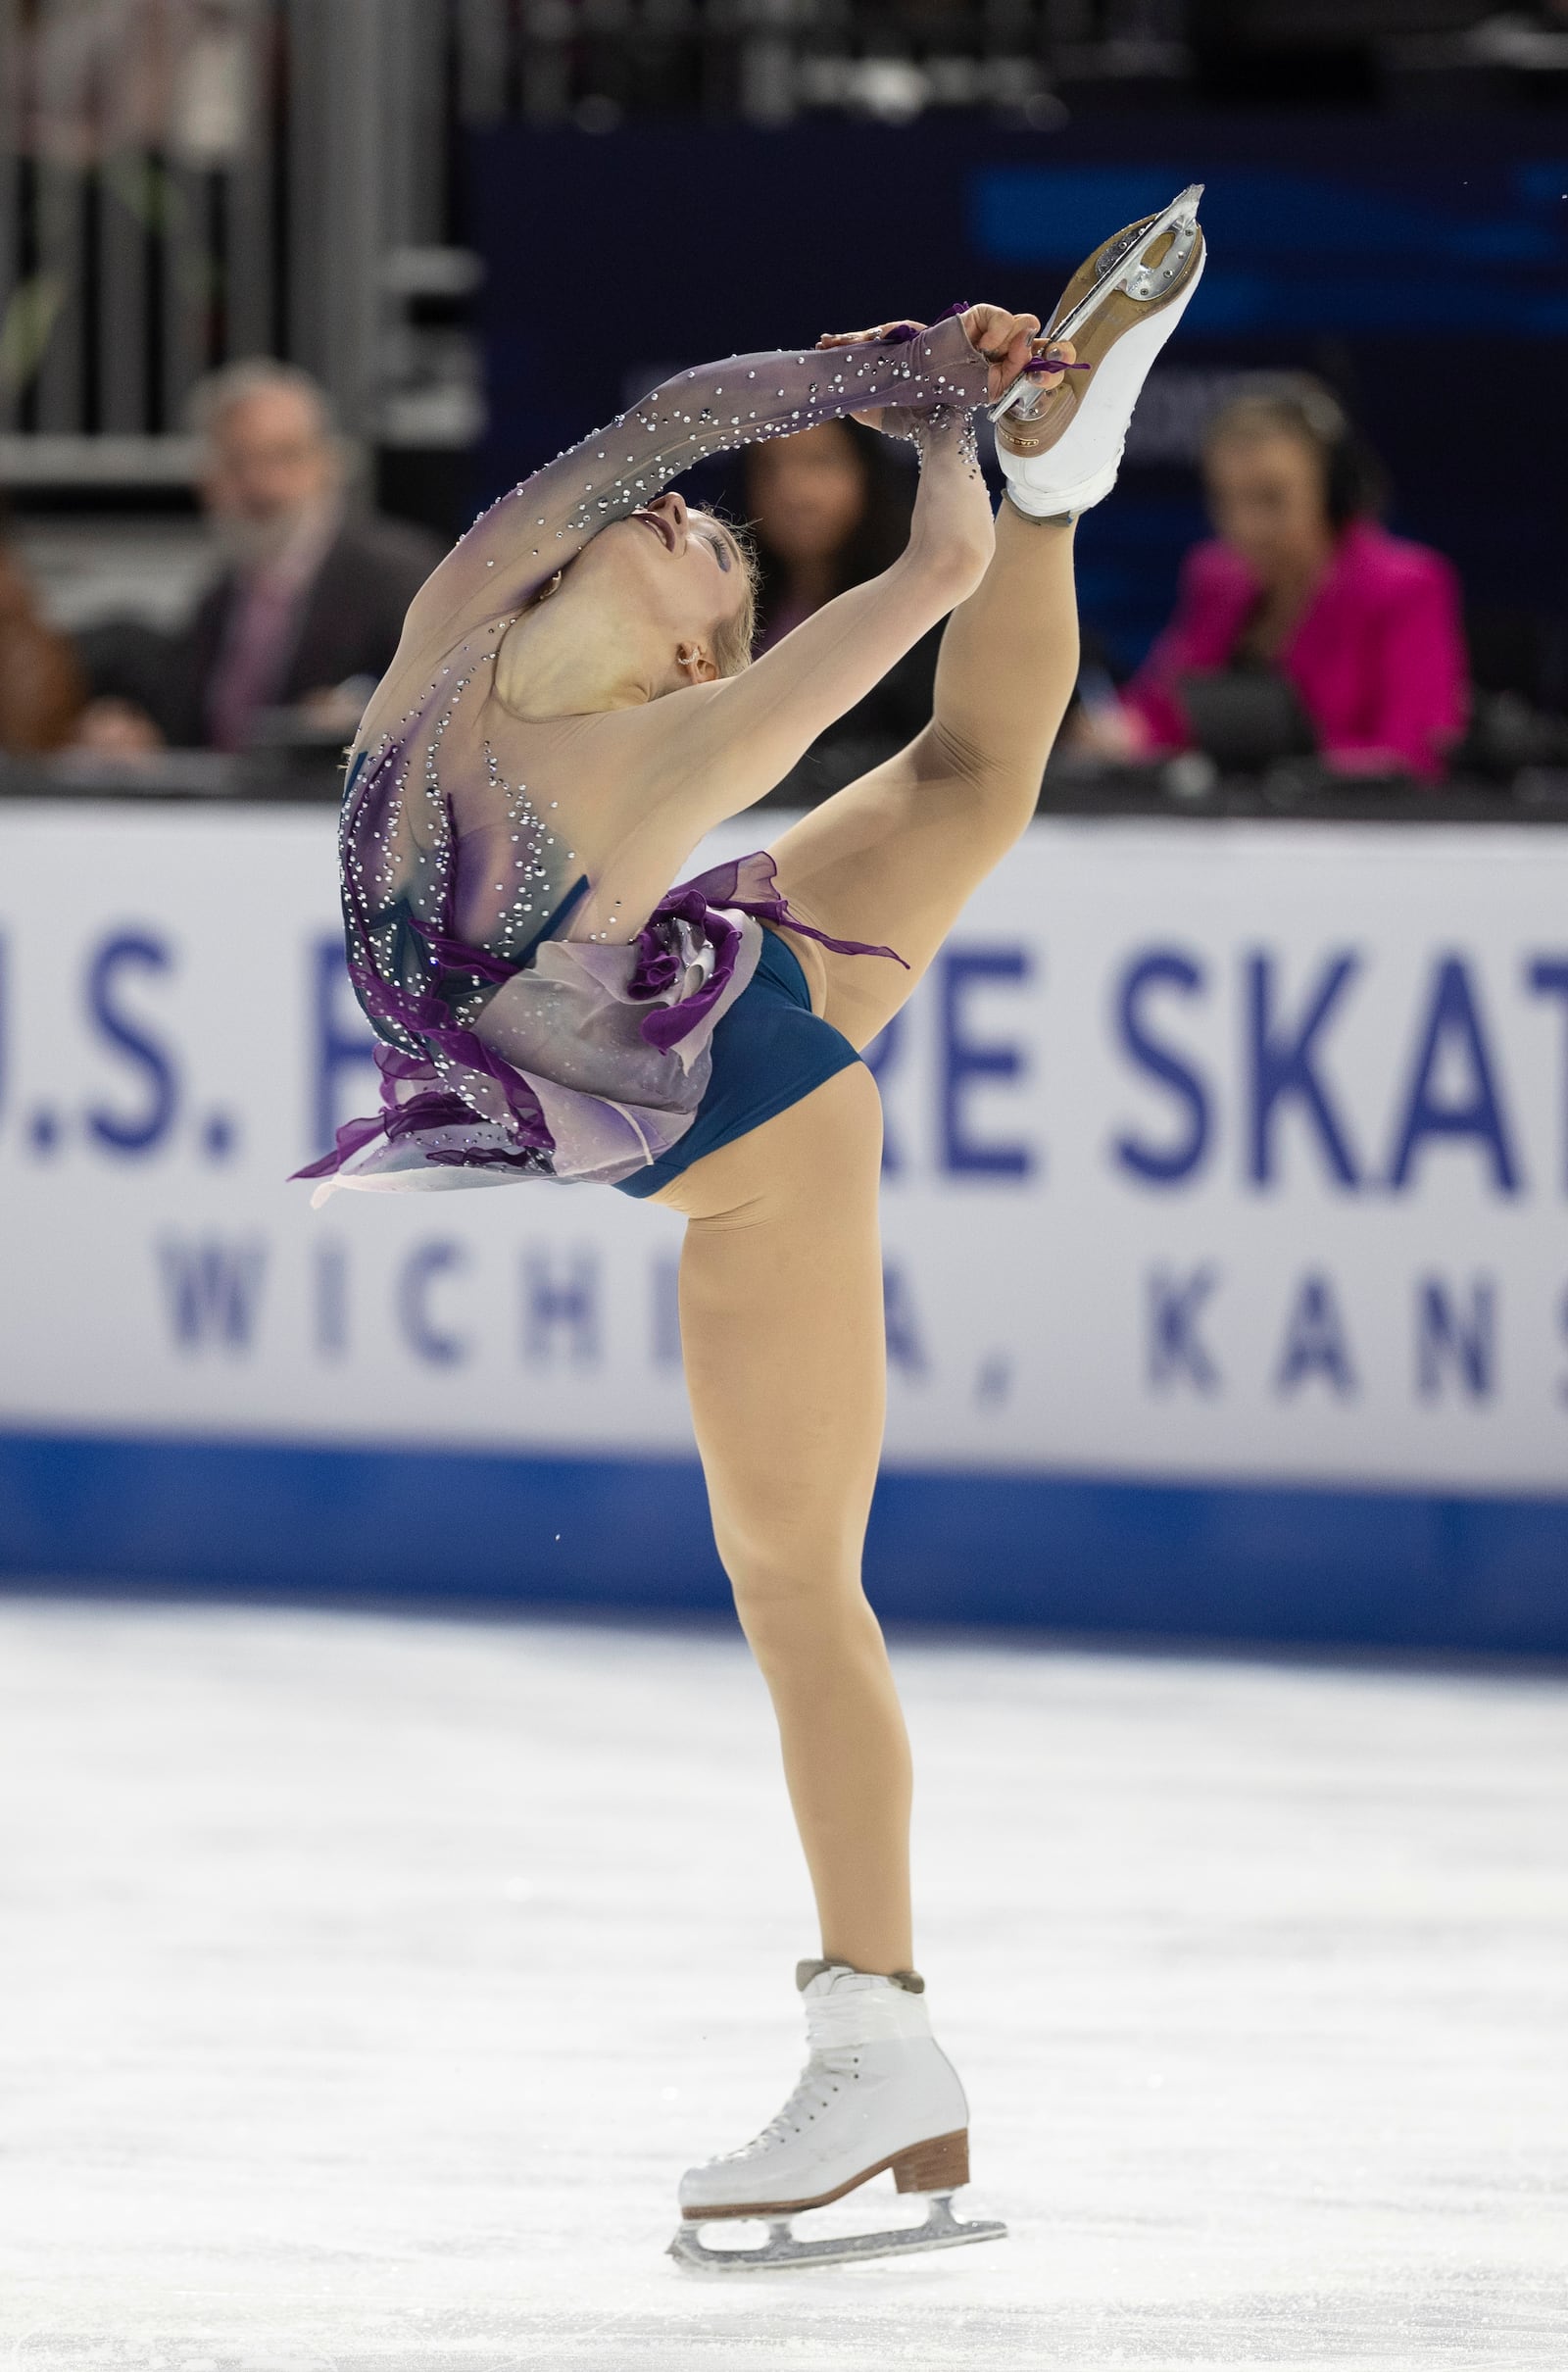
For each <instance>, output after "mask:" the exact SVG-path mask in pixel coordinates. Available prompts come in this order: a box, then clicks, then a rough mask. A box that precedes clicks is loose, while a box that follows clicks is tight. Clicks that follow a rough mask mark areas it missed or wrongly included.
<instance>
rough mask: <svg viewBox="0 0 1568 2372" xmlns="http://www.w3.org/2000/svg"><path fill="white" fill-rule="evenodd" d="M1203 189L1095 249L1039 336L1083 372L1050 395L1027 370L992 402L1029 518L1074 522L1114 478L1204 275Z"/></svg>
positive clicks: (1009, 475)
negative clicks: (1158, 360)
mask: <svg viewBox="0 0 1568 2372" xmlns="http://www.w3.org/2000/svg"><path fill="white" fill-rule="evenodd" d="M1202 194H1203V184H1202V183H1201V181H1195V182H1194V183H1193V185H1192V187H1191V188H1190V189H1184V190H1183V191H1182V193H1181V196H1180V197H1179V198H1176V199H1174V200H1173V201H1172V203H1171V204H1170V205H1169V206H1167V207H1166V209H1165V211H1164V213H1163V214H1158V215H1150V216H1149V218H1148V219H1147V221H1145V222H1133V223H1130V224H1129V225H1128V227H1127V228H1126V229H1125V230H1118V231H1117V233H1116V235H1115V237H1114V238H1112V239H1107V240H1106V241H1105V244H1104V245H1103V247H1097V248H1096V250H1095V252H1094V254H1093V255H1092V256H1091V257H1090V258H1089V260H1088V262H1087V263H1085V264H1081V265H1080V266H1079V268H1078V270H1077V272H1074V274H1073V276H1072V278H1071V279H1070V280H1069V281H1068V283H1067V287H1066V291H1065V293H1064V295H1063V296H1062V300H1061V302H1060V304H1059V305H1058V306H1057V307H1056V310H1055V313H1054V316H1053V318H1052V321H1051V324H1050V327H1049V328H1048V329H1047V330H1046V332H1045V334H1044V336H1043V337H1041V338H1038V339H1037V340H1036V341H1035V344H1036V351H1037V359H1039V358H1040V357H1042V356H1043V354H1044V349H1045V348H1046V347H1047V346H1048V345H1051V346H1060V345H1065V344H1070V345H1071V347H1072V349H1073V352H1074V354H1075V356H1076V358H1077V362H1078V364H1079V366H1080V369H1078V370H1076V371H1072V372H1070V373H1069V374H1068V376H1067V377H1066V378H1064V379H1063V380H1062V381H1061V382H1060V384H1059V385H1058V386H1056V387H1054V388H1052V389H1049V390H1045V389H1042V388H1041V386H1040V385H1039V382H1038V377H1032V376H1031V374H1030V371H1029V370H1028V368H1027V367H1026V368H1025V369H1024V370H1023V371H1020V373H1019V375H1018V376H1017V378H1015V379H1014V380H1013V382H1012V385H1011V386H1010V387H1009V388H1008V389H1007V391H1006V393H1005V395H1003V396H1002V397H1001V398H1000V399H999V401H998V402H996V403H995V404H993V405H992V407H991V418H992V420H994V421H995V423H996V431H997V459H998V461H999V462H1000V463H1001V465H1002V469H1003V471H1004V474H1005V477H1006V480H1007V499H1008V501H1009V502H1011V503H1012V505H1013V507H1014V508H1015V509H1016V510H1019V511H1023V512H1025V513H1027V514H1028V516H1029V517H1030V518H1031V519H1076V518H1077V516H1078V514H1079V513H1080V512H1081V511H1087V510H1089V509H1090V508H1091V507H1092V506H1093V505H1094V504H1095V503H1099V502H1103V501H1104V499H1105V496H1106V495H1107V494H1108V493H1109V492H1110V489H1111V487H1112V486H1113V485H1114V484H1115V483H1116V472H1117V469H1119V468H1120V466H1121V456H1122V447H1123V445H1124V444H1125V443H1126V440H1127V426H1128V422H1129V421H1130V420H1131V419H1132V416H1133V406H1134V405H1135V404H1136V403H1137V401H1138V398H1139V395H1140V394H1141V393H1142V390H1143V384H1144V381H1145V379H1146V378H1147V377H1148V376H1149V372H1150V369H1151V366H1152V363H1153V361H1154V358H1155V356H1156V355H1157V354H1158V352H1159V350H1160V348H1161V347H1162V346H1163V345H1164V343H1165V340H1166V339H1167V338H1168V337H1169V336H1170V334H1171V332H1172V330H1173V329H1174V328H1175V326H1176V324H1177V322H1178V321H1180V320H1181V318H1182V315H1183V314H1184V313H1185V312H1186V310H1187V308H1188V306H1189V304H1190V303H1191V302H1192V298H1193V292H1194V290H1195V289H1196V288H1197V286H1198V283H1199V281H1200V279H1201V277H1202V272H1203V257H1204V252H1205V250H1204V246H1203V234H1202V232H1201V230H1200V229H1199V227H1198V201H1199V199H1200V198H1201V196H1202ZM1085 364H1087V365H1088V369H1087V370H1083V369H1082V368H1081V366H1083V365H1085Z"/></svg>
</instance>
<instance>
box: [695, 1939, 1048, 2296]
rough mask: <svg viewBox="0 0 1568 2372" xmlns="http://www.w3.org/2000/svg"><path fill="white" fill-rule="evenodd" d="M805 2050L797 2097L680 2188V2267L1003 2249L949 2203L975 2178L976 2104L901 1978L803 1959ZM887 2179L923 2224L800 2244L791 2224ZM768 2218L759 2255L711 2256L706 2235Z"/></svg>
mask: <svg viewBox="0 0 1568 2372" xmlns="http://www.w3.org/2000/svg"><path fill="white" fill-rule="evenodd" d="M796 1983H797V1985H798V1986H799V1987H800V1990H801V1992H802V1993H803V1994H804V1995H805V1998H806V2030H807V2041H808V2045H809V2051H810V2056H809V2058H808V2060H807V2063H806V2067H805V2071H804V2072H803V2074H802V2076H801V2080H800V2082H799V2084H797V2086H796V2087H795V2090H794V2092H793V2093H792V2094H791V2095H790V2098H789V2099H788V2100H787V2101H786V2102H785V2104H784V2106H783V2107H782V2108H781V2109H780V2110H779V2113H778V2115H777V2116H776V2117H775V2118H774V2119H773V2121H772V2123H771V2124H770V2125H767V2126H765V2127H764V2128H763V2130H762V2131H761V2132H760V2134H759V2135H758V2137H757V2139H756V2141H755V2142H749V2143H748V2144H747V2146H746V2148H745V2149H744V2150H731V2151H730V2152H729V2154H728V2156H726V2157H721V2158H714V2159H713V2160H712V2161H711V2164H709V2165H707V2166H694V2167H693V2168H692V2169H691V2171H690V2173H688V2174H684V2175H682V2177H681V2184H680V2208H681V2226H680V2230H679V2231H678V2232H677V2233H676V2235H675V2237H674V2239H673V2240H672V2241H671V2242H670V2245H669V2253H670V2255H671V2256H672V2257H674V2259H675V2261H676V2263H677V2264H680V2265H684V2266H687V2267H689V2268H691V2269H693V2270H696V2271H700V2272H705V2273H746V2272H756V2271H758V2270H760V2269H766V2270H771V2269H773V2268H775V2267H778V2266H787V2265H833V2264H843V2263H847V2262H848V2263H854V2262H857V2261H858V2260H860V2259H862V2258H865V2257H873V2256H910V2255H914V2254H916V2253H917V2252H919V2251H921V2250H924V2249H927V2248H961V2247H962V2246H963V2245H964V2244H965V2243H966V2242H969V2241H999V2240H1002V2239H1004V2238H1005V2234H1006V2229H1007V2227H1006V2226H1005V2224H995V2223H972V2224H965V2223H960V2222H959V2221H958V2219H957V2217H956V2216H955V2214H954V2212H953V2204H952V2201H953V2194H954V2192H955V2191H956V2190H957V2189H959V2187H960V2186H961V2185H962V2184H964V2183H966V2182H967V2181H968V2180H969V2105H968V2102H967V2101H966V2100H965V2099H964V2097H963V2087H962V2085H961V2084H960V2083H959V2082H958V2079H957V2077H956V2075H955V2073H954V2071H953V2068H952V2067H951V2065H950V2064H949V2062H948V2060H947V2059H946V2057H945V2056H944V2055H943V2053H942V2051H939V2050H938V2048H937V2045H936V2043H935V2042H934V2041H933V2039H932V2035H931V2018H930V2013H929V2011H928V2010H927V2008H926V2005H925V2001H924V2000H923V1999H922V1997H921V1995H920V1994H919V1993H916V1992H912V1991H910V1990H908V1988H907V1986H906V1985H904V1984H902V1983H901V1982H900V1981H899V1980H897V1979H896V1978H893V1977H870V1976H862V1975H861V1974H860V1973H859V1972H858V1970H856V1969H853V1968H846V1967H845V1966H843V1965H842V1964H841V1963H840V1962H837V1961H825V1960H803V1961H802V1962H801V1964H800V1967H799V1968H798V1970H797V1971H796ZM889 2170H891V2172H892V2175H893V2179H894V2181H895V2183H896V2184H897V2185H898V2187H899V2189H900V2191H903V2192H915V2193H918V2194H920V2195H922V2196H923V2197H925V2198H926V2199H928V2200H929V2207H928V2211H927V2215H926V2220H925V2222H924V2223H923V2224H911V2225H907V2226H906V2227H904V2228H903V2229H898V2228H895V2229H894V2230H892V2231H884V2232H864V2233H856V2234H853V2235H849V2236H846V2237H843V2238H837V2239H822V2240H808V2241H798V2240H796V2239H795V2238H794V2236H793V2234H792V2232H791V2230H790V2219H791V2218H792V2217H793V2216H796V2215H804V2214H806V2213H807V2212H808V2211H809V2209H811V2208H813V2207H825V2206H826V2205H827V2204H828V2202H829V2201H830V2200H832V2199H842V2198H843V2197H844V2195H845V2193H846V2192H848V2191H854V2190H855V2189H856V2188H857V2187H858V2185H859V2184H861V2183H868V2182H869V2181H870V2180H871V2177H872V2176H873V2175H876V2174H881V2173H883V2172H885V2171H889ZM742 2218H754V2219H760V2220H762V2221H764V2222H765V2223H766V2224H767V2225H768V2227H769V2230H768V2236H767V2240H766V2242H765V2243H764V2244H763V2245H762V2246H761V2247H760V2248H723V2247H719V2248H711V2247H709V2246H708V2245H707V2244H706V2243H705V2242H704V2241H703V2239H702V2227H703V2226H704V2225H705V2224H713V2223H720V2222H725V2223H727V2222H734V2221H737V2220H739V2219H742Z"/></svg>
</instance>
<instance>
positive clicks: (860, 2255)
mask: <svg viewBox="0 0 1568 2372" xmlns="http://www.w3.org/2000/svg"><path fill="white" fill-rule="evenodd" d="M929 2196H930V2206H929V2208H928V2210H927V2214H926V2220H925V2222H924V2223H923V2224H909V2225H907V2226H904V2227H903V2228H900V2229H896V2230H894V2231H891V2232H851V2233H844V2234H841V2235H837V2236H835V2237H834V2238H832V2239H826V2240H819V2241H798V2240H797V2239H796V2238H795V2236H794V2234H793V2233H792V2231H791V2229H790V2226H791V2222H792V2221H793V2219H792V2218H791V2217H789V2216H779V2217H777V2218H765V2217H761V2216H758V2217H756V2218H748V2219H747V2220H748V2221H756V2222H758V2223H762V2222H766V2223H767V2239H766V2241H765V2242H764V2243H763V2244H762V2246H761V2247H760V2248H710V2247H709V2246H708V2245H707V2243H706V2242H705V2241H704V2240H703V2239H702V2238H701V2237H700V2236H701V2231H702V2222H703V2219H702V2218H700V2217H695V2216H694V2217H692V2218H691V2219H690V2220H689V2221H688V2222H684V2223H683V2224H682V2225H681V2228H680V2230H679V2231H678V2232H677V2233H676V2235H675V2237H674V2239H673V2240H672V2241H671V2242H670V2244H669V2248H668V2250H667V2253H668V2254H669V2255H670V2256H672V2257H673V2258H674V2259H675V2262H676V2264H677V2265H680V2266H682V2267H683V2268H684V2269H685V2270H686V2271H687V2272H689V2273H776V2272H784V2271H788V2270H789V2269H790V2268H791V2267H793V2266H796V2265H855V2264H864V2263H868V2262H869V2261H870V2260H872V2259H873V2258H876V2257H881V2256H918V2255H923V2254H924V2253H925V2251H926V2250H927V2249H930V2248H965V2247H967V2246H968V2245H969V2244H970V2243H971V2242H974V2241H1001V2240H1005V2239H1006V2237H1007V2227H1006V2225H1005V2224H999V2223H995V2222H992V2221H989V2220H980V2219H977V2220H976V2221H975V2222H973V2223H962V2222H960V2221H959V2219H958V2217H957V2216H956V2215H955V2214H954V2212H953V2194H952V2192H951V2191H935V2192H932V2193H931V2194H930V2195H929ZM709 2220H712V2219H709Z"/></svg>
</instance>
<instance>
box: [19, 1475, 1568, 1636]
mask: <svg viewBox="0 0 1568 2372" xmlns="http://www.w3.org/2000/svg"><path fill="white" fill-rule="evenodd" d="M0 1575H5V1576H9V1577H10V1578H11V1579H12V1580H13V1581H15V1582H16V1583H19V1584H23V1585H27V1584H36V1583H38V1582H47V1581H52V1580H59V1581H70V1582H86V1583H93V1584H104V1583H109V1584H113V1585H116V1586H119V1587H124V1588H129V1589H132V1590H136V1589H140V1588H154V1589H155V1588H157V1587H159V1586H160V1585H163V1586H169V1585H174V1586H177V1587H178V1588H180V1589H182V1590H186V1589H191V1588H195V1589H197V1590H201V1591H210V1592H211V1593H212V1594H214V1595H216V1596H222V1595H225V1594H240V1595H244V1594H248V1593H258V1592H260V1593H264V1594H266V1595H268V1596H273V1595H284V1596H288V1597H298V1598H300V1599H302V1600H308V1599H312V1598H319V1597H328V1598H341V1597H344V1596H349V1597H353V1596H359V1595H368V1596H374V1597H378V1598H379V1597H390V1598H396V1597H407V1598H411V1599H419V1600H426V1601H428V1600H438V1599H443V1598H447V1599H453V1600H464V1601H467V1602H469V1603H472V1602H475V1601H485V1600H489V1601H493V1602H496V1603H498V1604H500V1603H505V1604H517V1605H526V1604H535V1603H546V1604H548V1603H554V1604H558V1605H560V1604H572V1605H578V1606H608V1607H625V1608H688V1609H690V1608H705V1607H706V1608H713V1607H719V1606H724V1605H726V1604H727V1597H728V1594H727V1590H726V1586H725V1582H724V1577H723V1575H722V1573H721V1571H720V1569H719V1565H718V1562H717V1558H716V1557H715V1555H714V1552H713V1547H712V1543H711V1538H710V1535H709V1531H708V1521H707V1512H706V1506H705V1502H704V1497H703V1485H702V1477H701V1474H700V1472H699V1470H698V1468H697V1466H696V1465H695V1464H694V1463H691V1462H689V1461H687V1460H684V1459H673V1458H638V1459H616V1458H604V1459H600V1458H538V1459H533V1458H515V1457H505V1456H499V1455H495V1454H479V1453H472V1452H454V1451H444V1450H443V1451H431V1450H386V1449H375V1450H370V1449H343V1448H299V1447H295V1446H292V1445H288V1446H285V1445H279V1444H274V1443H266V1442H233V1441H228V1442H216V1441H205V1442H202V1441H172V1440H167V1439H161V1438H160V1439H151V1438H149V1439H141V1440H125V1439H105V1438H90V1439H82V1438H73V1437H62V1436H52V1435H31V1434H11V1435H4V1436H0ZM866 1581H867V1587H868V1589H869V1591H870V1594H871V1596H872V1598H873V1600H874V1601H875V1604H876V1606H877V1607H878V1610H879V1611H880V1612H881V1613H882V1614H884V1615H886V1616H889V1617H903V1618H906V1619H910V1620H917V1621H930V1622H959V1623H964V1622H973V1623H1028V1624H1042V1625H1046V1626H1049V1627H1052V1628H1056V1629H1063V1630H1070V1631H1084V1632H1096V1631H1104V1632H1123V1633H1125V1632H1136V1633H1143V1634H1151V1635H1160V1636H1167V1637H1172V1638H1202V1639H1234V1640H1261V1641H1281V1642H1284V1641H1299V1642H1306V1643H1317V1644H1323V1645H1329V1644H1344V1645H1368V1646H1399V1647H1415V1648H1436V1649H1455V1650H1483V1651H1487V1650H1492V1651H1495V1650H1503V1651H1512V1652H1516V1653H1528V1654H1537V1655H1560V1654H1563V1653H1568V1499H1547V1498H1532V1499H1527V1498H1512V1499H1509V1498H1482V1497H1471V1498H1462V1497H1458V1496H1454V1497H1445V1498H1434V1497H1428V1496H1425V1495H1418V1494H1415V1493H1411V1492H1403V1491H1383V1490H1366V1489H1357V1490H1346V1489H1327V1488H1317V1487H1304V1486H1300V1485H1297V1484H1291V1485H1258V1484H1253V1483H1229V1484H1214V1483H1200V1484H1193V1483H1172V1482H1167V1481H1157V1482H1156V1481H1146V1480H1136V1479H1130V1478H1119V1479H1107V1478H1096V1477H1091V1476H1073V1475H1040V1474H1018V1473H1007V1474H977V1473H974V1472H957V1471H949V1472H933V1471H930V1470H922V1471H920V1472H918V1473H915V1472H907V1471H901V1470H899V1469H897V1468H893V1469H889V1470H888V1471H886V1472H884V1474H883V1476H882V1479H881V1482H880V1484H879V1486H878V1490H877V1500H876V1507H875V1510H874V1512H873V1516H872V1522H871V1531H870V1538H869V1542H868V1544H867V1555H866Z"/></svg>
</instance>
